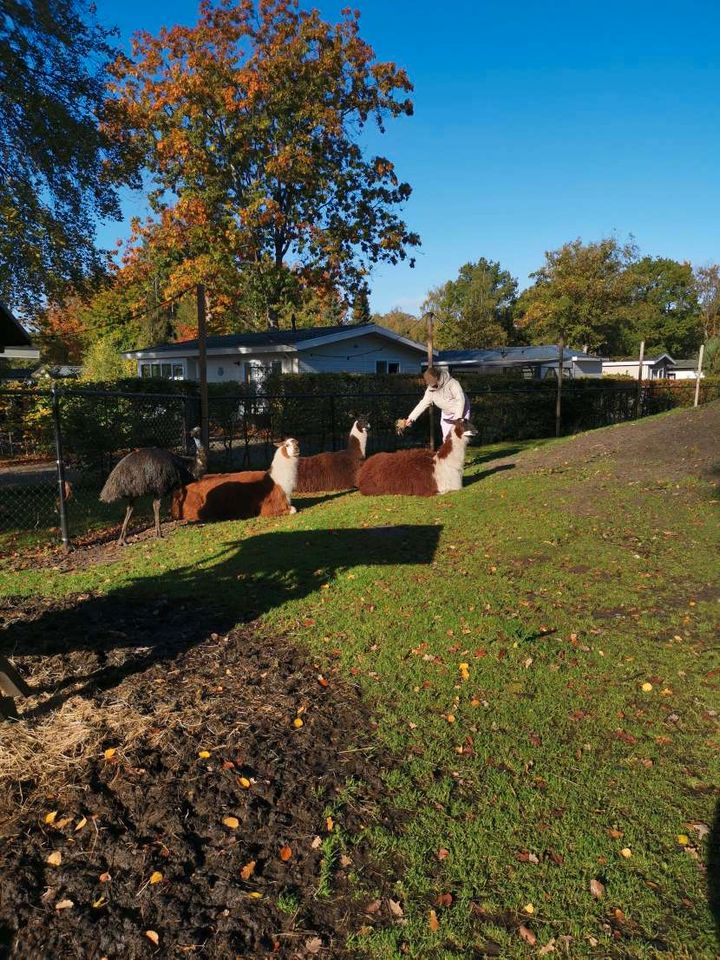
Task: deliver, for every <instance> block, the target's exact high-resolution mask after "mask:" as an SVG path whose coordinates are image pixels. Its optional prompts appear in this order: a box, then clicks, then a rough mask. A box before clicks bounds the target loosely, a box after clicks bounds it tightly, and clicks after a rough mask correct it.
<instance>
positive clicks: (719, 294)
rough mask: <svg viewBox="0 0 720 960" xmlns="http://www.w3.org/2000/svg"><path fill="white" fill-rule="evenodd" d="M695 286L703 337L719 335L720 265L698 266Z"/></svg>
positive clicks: (710, 337) (706, 338)
mask: <svg viewBox="0 0 720 960" xmlns="http://www.w3.org/2000/svg"><path fill="white" fill-rule="evenodd" d="M695 288H696V290H697V297H698V302H699V304H700V312H701V315H702V324H703V339H705V340H712V339H714V338H715V337H720V266H719V265H718V264H716V263H711V264H708V265H707V266H704V267H698V268H697V269H696V271H695Z"/></svg>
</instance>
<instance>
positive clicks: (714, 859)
mask: <svg viewBox="0 0 720 960" xmlns="http://www.w3.org/2000/svg"><path fill="white" fill-rule="evenodd" d="M707 895H708V906H709V907H710V913H711V914H712V918H713V920H714V922H715V934H716V936H717V939H718V942H719V943H720V800H719V801H718V803H717V806H716V807H715V816H714V818H713V822H712V826H711V827H710V833H709V834H708V838H707Z"/></svg>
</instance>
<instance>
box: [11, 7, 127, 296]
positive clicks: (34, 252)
mask: <svg viewBox="0 0 720 960" xmlns="http://www.w3.org/2000/svg"><path fill="white" fill-rule="evenodd" d="M109 40H110V36H109V33H108V31H106V30H104V29H103V28H102V27H101V26H99V25H98V23H97V22H96V21H95V19H94V16H93V12H92V8H91V6H90V4H88V3H85V2H84V0H3V3H2V6H1V9H0V299H3V300H5V301H6V302H7V303H9V304H10V305H11V306H13V307H15V308H17V309H19V310H20V311H24V312H26V313H30V314H32V313H33V312H34V311H35V310H36V309H37V307H38V305H39V304H40V303H41V302H42V301H44V300H45V299H52V297H53V296H57V295H58V294H59V293H61V292H62V291H64V290H65V289H66V286H67V284H68V282H69V283H71V284H72V285H73V286H74V287H75V288H79V287H81V286H82V285H83V284H84V283H85V281H87V279H88V278H89V277H92V276H94V275H95V274H96V273H97V272H98V271H101V270H102V268H103V263H104V258H103V256H102V254H101V253H100V252H99V251H98V250H97V249H96V247H95V242H94V238H95V223H96V221H97V220H98V219H103V218H115V219H118V218H119V215H120V211H119V207H118V200H117V195H116V192H115V189H114V187H113V180H114V179H115V178H116V177H119V176H120V168H119V166H118V164H119V161H120V153H119V148H120V144H119V143H118V142H117V141H116V142H115V143H114V144H111V143H110V142H109V141H108V139H107V138H106V136H105V135H104V134H103V133H102V132H101V130H100V126H99V122H98V118H99V115H100V114H101V113H102V111H103V104H104V101H105V94H106V90H105V84H106V79H107V74H106V70H107V66H108V64H109V63H110V62H111V61H112V60H114V58H115V55H116V53H115V51H114V50H113V48H112V46H111V45H110V42H109ZM123 160H124V163H125V166H124V168H123V171H124V173H123V178H124V179H125V180H127V181H129V182H135V180H134V176H135V173H134V169H133V167H132V164H131V163H129V162H128V158H127V157H124V158H123Z"/></svg>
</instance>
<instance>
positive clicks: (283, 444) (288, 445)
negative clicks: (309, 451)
mask: <svg viewBox="0 0 720 960" xmlns="http://www.w3.org/2000/svg"><path fill="white" fill-rule="evenodd" d="M274 446H276V447H277V448H278V450H279V451H280V453H281V454H282V455H283V456H284V457H287V458H288V459H289V460H297V458H298V457H299V456H300V444H299V443H298V442H297V440H296V439H295V438H294V437H288V439H287V440H278V441H277V442H276V443H274Z"/></svg>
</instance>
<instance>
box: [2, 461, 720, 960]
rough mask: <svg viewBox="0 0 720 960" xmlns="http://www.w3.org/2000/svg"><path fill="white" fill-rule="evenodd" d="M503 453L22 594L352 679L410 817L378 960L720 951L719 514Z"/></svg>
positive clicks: (669, 487)
mask: <svg viewBox="0 0 720 960" xmlns="http://www.w3.org/2000/svg"><path fill="white" fill-rule="evenodd" d="M516 447H517V445H513V450H515V449H516ZM503 452H511V451H510V450H509V448H503V447H499V448H494V449H493V450H492V451H488V450H483V451H479V452H477V453H476V454H474V456H473V458H472V460H473V462H472V463H471V464H470V465H469V468H468V479H469V480H470V481H472V480H473V479H474V478H477V482H471V483H470V484H469V485H468V486H467V487H466V489H464V490H463V491H462V492H461V493H458V494H453V495H449V496H447V497H443V498H438V499H435V500H420V499H407V500H401V499H398V498H379V499H367V498H363V497H361V496H360V495H359V494H356V493H355V494H347V495H342V496H334V497H330V498H328V499H326V500H325V501H323V502H315V501H309V505H307V506H306V509H303V508H302V507H303V501H302V500H298V501H297V502H298V506H299V507H300V512H299V513H298V515H297V516H295V517H289V518H282V519H279V520H269V521H262V520H256V521H248V522H237V523H225V524H218V525H214V526H205V527H185V528H182V529H179V530H177V531H176V532H175V533H174V534H173V535H172V536H171V537H169V538H167V539H166V540H165V541H163V542H161V543H155V542H153V541H144V542H141V543H137V544H135V545H133V546H131V547H130V548H128V549H127V550H126V551H125V552H124V553H122V554H121V556H120V559H119V560H117V561H116V562H113V563H111V564H106V565H102V566H88V567H87V568H85V569H79V570H74V571H71V572H62V571H60V570H53V569H42V570H28V571H24V572H21V573H13V572H12V571H10V570H7V569H6V570H4V571H2V572H0V592H2V594H4V595H16V596H17V595H27V596H30V595H46V596H62V595H66V594H72V593H86V592H89V591H95V590H100V591H105V592H113V593H118V594H120V595H122V592H123V591H127V592H128V593H132V595H133V596H138V595H140V596H143V595H146V596H148V597H149V598H150V597H152V598H157V597H158V596H162V597H166V598H168V599H170V600H172V599H175V598H183V599H187V598H192V597H197V598H198V600H199V601H200V600H201V601H202V602H203V603H204V604H206V605H207V604H210V605H212V606H213V607H215V608H216V609H217V610H218V612H220V611H222V612H223V614H224V615H228V614H229V615H230V616H231V617H232V618H233V619H234V620H236V621H242V620H249V619H253V618H255V617H258V618H259V620H260V629H261V630H267V631H268V635H270V634H271V633H272V634H274V633H277V632H278V631H282V632H283V633H285V634H287V635H288V636H289V637H290V638H291V639H294V640H295V641H297V642H298V643H299V644H301V645H303V646H305V647H307V648H310V649H311V650H312V651H313V653H314V655H316V656H318V657H320V658H321V659H323V660H327V661H332V662H334V663H336V664H339V665H340V666H341V668H342V671H343V673H344V674H345V675H346V676H347V677H348V678H349V679H351V680H352V681H353V682H354V683H355V684H357V685H358V686H359V687H360V688H361V690H362V692H363V695H364V697H365V699H366V700H367V701H368V702H369V703H370V704H371V705H372V710H373V715H374V718H375V721H376V723H377V731H376V734H377V738H378V741H379V743H380V744H381V745H382V746H383V747H384V748H386V750H387V751H389V752H390V754H391V755H392V757H393V766H392V769H391V770H390V772H388V773H387V775H386V783H387V792H388V797H389V798H391V803H392V804H393V805H394V806H396V807H397V808H398V809H399V810H401V811H402V812H403V817H402V821H401V822H402V829H401V830H390V829H382V828H380V827H378V826H377V825H370V826H369V827H368V829H369V830H370V831H371V833H372V840H373V844H374V847H375V850H376V851H377V854H378V857H379V858H380V859H383V860H387V861H388V862H391V863H399V864H402V866H401V867H400V868H398V874H397V877H395V878H394V880H395V896H396V900H397V901H398V902H399V903H400V905H401V908H400V909H401V910H402V912H403V916H402V917H401V918H399V920H400V922H398V923H395V924H394V925H385V926H380V927H379V928H377V929H375V928H374V927H373V925H372V922H371V919H370V920H368V923H367V925H366V929H365V928H363V930H362V931H361V933H360V934H358V939H357V941H356V942H358V943H361V944H362V946H363V948H364V949H365V950H366V951H367V953H368V954H369V955H370V956H371V957H374V958H383V960H386V958H387V960H389V958H395V957H403V956H408V957H415V958H423V960H427V958H438V960H440V958H468V957H473V956H478V957H479V956H488V955H490V956H501V957H507V958H515V957H526V956H530V955H533V954H537V953H538V952H542V948H546V949H545V954H551V953H553V952H554V953H556V955H558V956H564V955H570V956H573V957H586V956H587V957H597V958H599V957H629V958H635V957H637V958H640V957H642V958H650V957H656V956H661V955H662V956H672V957H674V958H700V957H707V958H710V957H715V956H716V955H717V949H718V947H717V940H716V937H715V931H714V927H713V921H712V918H711V915H710V911H709V909H708V905H707V892H706V877H705V873H704V866H705V862H706V859H707V855H706V844H707V841H706V838H705V833H706V830H707V827H708V826H710V825H711V824H712V822H713V818H714V816H715V806H716V804H717V803H718V798H719V797H720V769H719V765H718V751H719V749H720V727H719V723H718V716H717V714H716V710H717V709H718V708H719V707H720V697H719V695H718V686H719V680H720V656H719V655H718V650H717V644H716V640H717V636H718V631H719V628H720V602H719V601H720V571H719V570H718V562H717V558H718V551H719V548H720V503H719V502H718V500H717V499H713V494H712V489H711V487H710V485H709V484H706V483H704V482H703V481H700V480H689V479H688V480H687V481H684V482H683V483H680V484H674V483H673V484H669V483H663V482H660V481H657V480H648V481H641V480H633V481H627V480H626V479H624V478H623V477H622V476H621V477H618V476H616V475H615V474H614V472H613V470H612V469H611V466H612V465H611V464H610V463H609V462H608V461H604V460H599V461H594V462H591V463H581V464H577V465H575V466H570V467H569V468H567V469H565V470H563V471H545V472H540V473H535V474H525V473H520V472H518V474H517V475H514V473H513V470H512V469H507V470H496V471H495V472H492V471H493V460H494V458H496V457H498V456H500V455H502V453H503ZM209 627H210V628H212V624H209ZM324 883H325V886H326V887H327V889H326V890H325V891H324V892H328V891H331V889H332V877H331V876H330V875H328V876H327V877H326V878H325V881H324ZM591 885H592V887H593V890H594V893H593V892H592V891H591ZM321 893H322V891H321ZM521 924H522V927H521V926H520V925H521Z"/></svg>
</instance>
